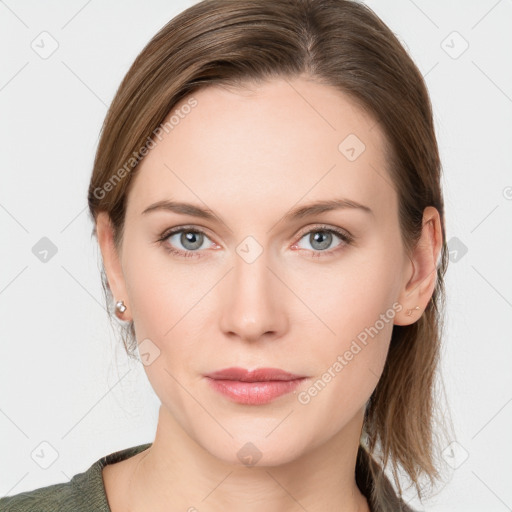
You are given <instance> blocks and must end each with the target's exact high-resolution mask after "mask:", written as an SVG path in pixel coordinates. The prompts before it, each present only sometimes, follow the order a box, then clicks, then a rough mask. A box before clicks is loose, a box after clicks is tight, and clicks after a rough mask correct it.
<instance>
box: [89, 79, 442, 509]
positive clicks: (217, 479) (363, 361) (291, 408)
mask: <svg viewBox="0 0 512 512" xmlns="http://www.w3.org/2000/svg"><path fill="white" fill-rule="evenodd" d="M292 86H293V87H292ZM194 97H195V98H196V99H197V101H198V105H197V106H196V107H195V108H194V109H192V110H191V112H190V113H189V114H188V115H187V116H185V117H184V119H181V120H180V122H179V124H178V125H177V126H175V127H174V129H173V130H172V131H171V132H170V133H169V134H168V135H167V136H165V137H164V139H163V140H162V141H160V142H158V144H157V146H156V147H155V148H153V149H152V150H151V151H150V152H149V154H148V155H147V156H146V157H145V158H144V160H143V161H142V162H141V164H140V167H139V168H138V170H137V174H136V176H135V177H134V180H135V181H134V183H132V188H131V190H130V193H129V195H128V202H127V210H126V225H125V233H124V239H123V243H122V247H121V248H120V250H119V251H117V250H116V248H115V247H114V245H113V242H112V230H111V227H110V224H109V222H108V217H107V216H106V215H105V214H103V213H102V214H100V215H99V216H98V219H97V233H98V241H99V244H100V248H101V253H102V257H103V262H104V265H105V270H106V272H107V277H108V280H109V284H110V287H111V290H112V293H113V295H114V297H115V300H120V299H122V300H124V303H125V305H126V306H127V310H126V311H125V313H124V314H123V315H122V317H123V319H125V320H127V321H130V320H133V321H134V325H135V331H136V335H137V340H138V342H139V343H140V342H141V341H142V340H144V339H146V338H148V339H150V340H151V343H152V344H154V345H152V346H156V347H158V350H159V351H160V354H159V356H158V357H157V358H156V359H155V360H154V361H152V362H151V364H149V365H147V366H144V368H145V371H146V374H147V376H148V379H149V381H150V383H151V385H152V387H153V389H154V390H155V393H156V394H157V396H158V397H159V399H160V400H161V407H160V411H159V418H158V426H157V432H156V436H155V440H154V442H153V445H152V447H151V448H150V449H148V450H146V451H144V452H142V453H141V454H139V455H137V456H135V457H132V458H130V459H128V460H126V461H123V462H120V463H117V464H113V465H110V466H107V467H106V468H105V469H104V470H103V477H104V482H105V488H106V492H107V496H108V500H109V503H110V505H111V508H112V510H113V512H118V511H119V512H120V511H141V510H154V511H160V510H162V511H163V510H166V511H168V510H181V511H183V510H195V509H194V508H191V507H196V509H197V510H200V511H218V510H241V511H247V512H252V511H256V510H258V511H260V510H261V509H262V506H263V507H264V509H265V510H266V512H277V511H280V512H282V511H290V512H291V511H299V510H300V511H303V510H304V509H306V510H308V511H310V512H313V511H320V510H322V511H326V510H327V511H330V510H332V511H334V510H337V511H345V512H349V511H350V512H354V511H367V510H369V508H368V504H367V501H366V499H365V497H364V496H363V495H362V494H361V492H360V491H359V489H358V487H357V485H356V482H355V478H354V468H355V464H356V454H357V448H358V445H359V438H360V435H361V429H362V424H363V414H364V409H365V405H366V403H367V401H368V399H369V397H370V395H371V394H372V392H373V390H374V389H375V386H376V385H377V382H378V379H379V377H380V375H381V372H382V369H383V366H384V363H385V359H386V355H387V351H388V348H389V342H390V339H391V334H392V328H393V324H396V325H407V324H410V323H413V322H415V321H417V319H418V318H419V317H420V316H421V314H422V312H423V311H424V309H425V308H426V306H427V304H428V302H429V300H430V298H431V296H432V293H433V290H434V286H435V280H436V272H435V269H436V262H437V260H438V257H439V254H440V250H441V243H442V240H441V225H440V218H439V213H438V211H437V210H436V209H435V208H433V207H428V208H426V209H425V211H424V217H423V233H422V237H421V240H420V242H419V243H418V245H417V247H416V249H415V251H414V253H413V254H411V255H407V254H406V252H405V249H404V247H403V245H402V243H401V238H400V230H399V223H398V202H397V195H396V192H395V190H394V189H393V188H392V186H391V185H390V184H391V179H390V177H389V175H388V174H387V171H386V161H385V158H384V144H385V140H384V136H383V134H382V132H381V131H380V128H379V126H378V125H377V124H376V123H375V121H374V120H373V119H372V118H370V117H369V116H368V115H367V114H365V113H364V112H363V111H362V110H361V109H359V108H358V107H357V106H356V105H355V104H354V103H353V102H351V100H350V99H349V98H348V97H347V96H345V95H344V94H342V93H341V92H339V91H338V90H336V89H334V88H331V87H330V86H326V85H321V84H318V83H315V82H314V81H312V80H309V79H307V78H306V77H299V78H296V79H294V80H281V79H274V80H272V81H269V82H266V83H265V84H258V85H253V86H252V87H251V88H250V89H249V88H244V89H236V90H235V89H230V90H227V89H224V88H220V87H217V86H215V87H211V88H207V89H201V90H200V91H198V92H195V93H194ZM185 101H186V100H182V102H181V103H180V104H178V105H177V106H176V107H175V109H178V108H179V107H180V105H181V104H184V103H185ZM173 112H174V111H173ZM349 134H356V135H357V137H358V138H359V139H360V140H361V141H363V143H364V144H365V146H366V148H365V150H364V151H363V152H362V153H361V154H360V155H359V156H358V157H357V158H356V159H355V160H354V161H350V160H348V159H347V158H346V157H345V155H344V154H342V153H341V152H340V150H339V149H338V146H339V144H340V142H341V141H343V140H344V139H345V137H347V135H349ZM340 197H343V198H348V199H351V200H353V201H357V202H359V203H362V204H364V205H367V206H368V207H370V208H371V209H372V211H373V214H368V213H365V212H364V211H362V210H358V209H350V208H346V209H338V210H333V211H328V212H324V213H320V214H316V215H313V216H310V217H304V218H299V219H295V220H294V221H284V220H283V217H284V215H285V214H286V213H288V212H289V210H290V209H292V208H296V207H297V206H302V205H305V204H308V203H311V202H314V201H318V200H325V199H333V198H340ZM166 199H167V200H170V199H172V200H174V201H183V202H189V203H193V204H194V205H197V206H199V207H203V208H204V207H208V208H209V209H211V210H212V211H213V212H215V214H216V215H217V216H218V217H219V218H220V219H222V221H220V220H213V221H211V220H206V219H202V218H197V217H193V216H190V215H184V214H178V213H174V212H170V211H163V210H160V211H154V212H152V213H149V214H145V215H143V214H142V212H143V211H144V209H145V208H147V207H148V206H149V205H151V204H153V203H155V202H157V201H160V200H166ZM322 225H326V226H327V227H333V228H339V229H341V230H345V231H348V232H349V233H350V234H351V235H353V236H354V237H355V240H354V242H353V243H352V244H348V245H345V244H344V243H343V240H341V238H338V237H337V236H336V235H333V236H332V240H331V241H330V244H329V240H327V242H326V246H327V249H324V250H323V252H322V249H321V248H320V249H319V248H318V247H319V245H318V243H315V241H314V239H313V238H312V237H313V236H314V235H315V234H317V231H320V232H322V227H321V226H322ZM179 226H187V227H195V228H198V229H201V230H203V231H204V232H205V233H206V236H205V238H204V239H203V243H202V245H201V246H200V249H194V248H193V246H192V249H190V247H191V244H190V243H189V244H188V245H186V244H187V241H186V239H185V242H184V243H185V245H183V239H182V242H181V243H180V233H178V235H174V236H172V238H168V239H167V241H166V243H167V245H168V246H169V245H173V246H174V247H175V248H176V249H178V250H180V249H181V250H182V251H185V252H186V251H188V252H189V253H190V252H194V251H195V253H194V254H195V255H196V256H195V257H180V256H177V255H173V254H171V253H169V252H168V251H166V250H165V245H162V244H159V243H158V242H156V240H157V239H158V238H159V236H160V235H161V234H163V233H164V231H165V230H168V229H169V228H173V227H179ZM313 229H316V231H314V232H313V233H309V232H310V231H311V230H313ZM320 234H321V233H320ZM249 235H251V236H252V237H254V239H255V240H257V242H258V244H259V245H260V247H261V250H262V253H261V255H259V257H258V258H256V259H255V261H253V262H251V263H248V262H247V261H246V260H245V259H244V258H242V257H241V256H240V255H239V253H237V247H238V246H239V244H241V242H242V241H244V239H245V238H246V237H247V236H249ZM310 235H311V236H310ZM317 236H318V234H317ZM200 243H201V241H199V242H198V245H199V244H200ZM242 246H243V244H242ZM250 251H254V248H252V249H250ZM328 252H330V254H327V253H328ZM320 253H321V254H320ZM197 254H200V257H197ZM252 254H254V252H252ZM319 254H320V257H312V255H316V256H318V255H319ZM394 303H399V304H400V306H401V307H402V309H401V311H397V312H395V316H394V318H393V319H392V320H390V321H389V322H387V323H385V324H384V327H383V328H382V329H381V330H380V331H379V332H378V335H376V336H374V337H373V338H369V342H368V343H367V345H366V346H364V348H363V349H362V350H361V351H360V352H358V353H357V355H355V356H354V357H353V359H352V360H351V361H349V363H348V364H347V365H346V366H344V368H343V370H342V371H340V372H338V373H336V376H335V377H334V378H332V379H331V381H330V382H329V383H328V384H327V385H326V386H325V387H324V388H323V389H322V390H321V392H319V393H318V394H317V395H316V396H314V397H313V398H312V399H311V401H310V402H309V403H307V404H301V403H300V402H299V401H298V396H299V393H300V392H303V391H305V390H307V389H308V388H310V387H311V385H312V383H314V382H315V381H317V380H318V379H320V378H321V377H322V375H323V374H324V373H325V372H326V370H327V369H328V368H329V367H332V366H333V363H335V361H336V360H337V357H338V355H340V354H344V353H345V352H346V351H347V350H348V349H349V347H350V345H351V342H352V341H353V340H354V339H355V338H356V336H357V335H358V334H359V333H361V332H362V331H364V329H365V327H369V326H373V325H375V323H376V321H377V320H378V319H379V317H380V315H381V314H383V313H385V312H386V311H388V310H391V311H394V310H393V304H394ZM416 306H419V308H420V309H419V310H417V311H415V312H414V313H413V314H412V316H407V315H406V313H405V312H406V309H408V308H415V307H416ZM231 366H241V367H244V368H248V369H252V368H257V367H258V368H259V367H277V368H282V369H284V370H286V371H289V372H291V373H295V374H299V375H303V376H307V377H308V378H307V379H306V380H305V381H304V382H303V383H302V384H301V386H300V387H299V388H298V389H297V392H296V393H289V394H286V395H284V396H281V397H279V398H277V399H275V400H274V401H273V402H271V403H270V404H266V405H242V404H237V403H234V402H232V401H230V400H229V399H227V398H226V397H224V396H223V395H221V394H219V393H217V392H215V391H214V390H212V389H211V388H210V387H209V386H208V383H207V381H206V379H205V378H204V374H206V373H208V372H211V371H215V370H220V369H223V368H227V367H231ZM247 442H251V443H253V445H255V446H256V447H257V449H258V450H259V452H261V454H262V455H261V459H260V460H259V461H258V462H257V464H256V465H254V466H252V467H249V466H246V465H245V464H243V463H242V462H241V461H240V460H239V458H238V456H237V453H238V452H239V450H240V449H241V448H242V447H243V446H244V445H245V444H246V443H247ZM203 500H204V501H203Z"/></svg>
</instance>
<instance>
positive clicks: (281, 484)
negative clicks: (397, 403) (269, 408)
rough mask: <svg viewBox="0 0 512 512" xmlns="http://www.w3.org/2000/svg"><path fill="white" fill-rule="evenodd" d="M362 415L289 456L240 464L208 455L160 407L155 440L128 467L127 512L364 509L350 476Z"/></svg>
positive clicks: (355, 511)
mask: <svg viewBox="0 0 512 512" xmlns="http://www.w3.org/2000/svg"><path fill="white" fill-rule="evenodd" d="M362 418H363V416H362V412H361V415H358V416H357V417H356V418H355V419H354V420H353V421H352V422H351V423H350V424H348V425H346V427H345V428H344V429H343V430H342V431H340V432H339V433H337V434H336V435H334V436H333V437H332V438H331V439H330V440H329V441H328V442H326V443H324V444H322V445H320V446H316V447H314V448H313V449H309V451H307V452H304V453H302V454H301V455H300V456H299V457H297V458H294V459H293V460H291V461H289V462H285V463H282V464H279V465H272V466H270V465H266V466H264V465H260V464H259V463H257V464H256V465H253V466H246V465H244V464H235V463H230V462H226V461H223V460H219V459H218V458H217V457H214V456H212V455H211V454H210V453H209V452H208V451H206V450H205V449H204V448H203V447H202V446H200V445H199V444H198V443H197V442H196V441H194V440H193V439H192V438H191V437H190V436H189V435H188V434H187V433H186V432H185V431H184V430H183V429H182V428H181V426H180V425H179V424H178V423H177V422H176V421H175V419H174V418H173V417H172V415H171V414H170V413H169V412H168V411H167V409H165V407H164V406H161V407H160V412H159V418H158V427H157V433H156V436H155V440H154V442H153V444H152V445H151V447H150V448H149V449H148V450H146V451H144V452H143V453H142V454H140V457H139V458H138V460H137V461H136V464H135V466H134V467H133V469H132V470H131V471H130V475H129V478H128V481H129V483H128V488H127V491H126V494H125V495H126V503H127V507H128V508H127V509H126V510H130V511H134V512H138V511H139V510H152V511H155V512H157V511H158V512H160V511H162V512H163V511H166V512H167V511H174V510H180V511H184V510H186V511H188V512H199V511H200V512H206V511H220V510H238V511H240V512H256V511H258V512H259V511H261V509H262V508H264V510H265V512H283V511H284V512H292V511H304V510H307V511H308V512H315V511H320V510H321V511H337V512H367V511H369V508H368V504H367V501H366V498H365V497H364V496H363V495H362V494H361V492H360V491H359V488H358V487H357V484H356V481H355V465H356V456H357V449H358V446H359V436H360V432H361V427H362Z"/></svg>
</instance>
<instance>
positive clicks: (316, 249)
mask: <svg viewBox="0 0 512 512" xmlns="http://www.w3.org/2000/svg"><path fill="white" fill-rule="evenodd" d="M336 239H338V240H339V241H340V242H339V243H338V244H337V245H334V249H332V246H333V243H336ZM301 240H305V241H306V244H308V245H309V247H302V246H300V243H301ZM352 241H353V237H352V236H351V235H349V234H348V233H346V232H343V231H341V230H338V229H334V228H331V227H327V226H319V227H316V228H315V229H310V230H309V231H307V232H306V233H304V234H303V235H302V236H301V239H300V240H299V242H296V243H295V244H294V245H293V246H292V248H299V249H304V248H305V249H308V250H313V253H312V254H311V256H312V257H321V256H324V255H327V254H332V253H334V252H337V251H338V250H341V249H343V247H345V246H347V245H350V244H351V243H352ZM322 253H325V254H322Z"/></svg>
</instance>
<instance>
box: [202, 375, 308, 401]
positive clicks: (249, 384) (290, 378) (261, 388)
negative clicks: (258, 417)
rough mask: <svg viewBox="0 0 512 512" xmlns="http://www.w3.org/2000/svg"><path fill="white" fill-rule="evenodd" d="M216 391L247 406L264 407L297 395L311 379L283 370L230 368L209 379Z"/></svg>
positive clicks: (208, 376)
mask: <svg viewBox="0 0 512 512" xmlns="http://www.w3.org/2000/svg"><path fill="white" fill-rule="evenodd" d="M205 378H206V380H207V381H208V383H209V385H210V386H211V388H212V389H214V390H215V391H217V392H218V393H220V394H222V395H224V396H225V397H227V398H229V399H230V400H232V401H234V402H237V403H239V404H245V405H263V404H267V403H269V402H271V401H272V400H274V399H276V398H278V397H279V396H282V395H285V394H287V393H291V392H292V391H294V390H295V389H296V388H297V387H298V386H299V385H300V384H301V383H302V382H303V381H304V380H306V378H307V377H305V376H301V375H295V374H292V373H289V372H286V371H284V370H281V369H279V368H259V369H256V370H252V371H250V370H246V369H244V368H226V369H224V370H220V371H217V372H212V373H209V374H207V375H205Z"/></svg>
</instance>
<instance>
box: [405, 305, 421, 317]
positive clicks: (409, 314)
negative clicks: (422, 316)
mask: <svg viewBox="0 0 512 512" xmlns="http://www.w3.org/2000/svg"><path fill="white" fill-rule="evenodd" d="M417 309H420V307H419V306H416V307H415V308H414V309H408V310H407V311H406V312H405V314H406V315H407V316H412V313H413V311H416V310H417Z"/></svg>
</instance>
